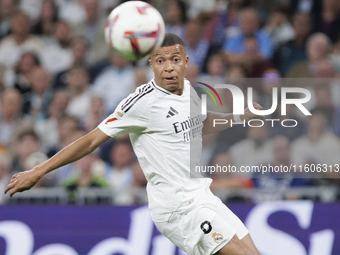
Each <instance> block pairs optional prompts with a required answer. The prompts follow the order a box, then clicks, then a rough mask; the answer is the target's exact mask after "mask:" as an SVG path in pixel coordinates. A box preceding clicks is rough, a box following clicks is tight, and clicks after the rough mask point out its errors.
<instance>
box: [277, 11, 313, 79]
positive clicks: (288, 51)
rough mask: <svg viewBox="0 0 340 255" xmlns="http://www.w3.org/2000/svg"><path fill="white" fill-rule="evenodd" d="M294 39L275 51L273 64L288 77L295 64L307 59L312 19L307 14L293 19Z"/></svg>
mask: <svg viewBox="0 0 340 255" xmlns="http://www.w3.org/2000/svg"><path fill="white" fill-rule="evenodd" d="M292 26H293V29H294V33H295V37H294V39H292V40H290V41H288V42H286V43H284V44H282V45H280V46H279V47H278V49H277V50H276V51H275V54H274V57H273V63H274V65H275V66H276V68H277V69H278V70H279V71H280V73H281V75H282V76H283V77H284V76H286V74H287V72H288V71H289V69H290V68H291V67H292V65H293V64H295V63H296V62H299V61H304V60H306V59H307V53H306V41H307V38H308V36H309V34H310V32H311V29H312V24H311V18H310V16H309V15H308V14H305V13H296V14H294V16H293V19H292Z"/></svg>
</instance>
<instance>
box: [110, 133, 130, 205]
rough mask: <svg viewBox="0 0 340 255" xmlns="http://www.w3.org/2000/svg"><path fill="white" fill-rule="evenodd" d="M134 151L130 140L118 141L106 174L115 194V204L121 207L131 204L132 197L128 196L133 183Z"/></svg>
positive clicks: (114, 146)
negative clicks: (110, 165) (111, 164)
mask: <svg viewBox="0 0 340 255" xmlns="http://www.w3.org/2000/svg"><path fill="white" fill-rule="evenodd" d="M132 160H133V151H132V148H131V144H130V141H129V140H121V139H120V140H117V141H116V142H115V144H114V145H113V147H112V149H111V161H112V163H113V166H112V167H110V169H109V170H108V172H107V174H106V178H105V179H106V180H108V182H109V183H110V187H111V188H112V189H113V191H114V194H115V203H117V204H119V205H124V204H130V203H131V197H130V196H129V194H128V190H129V189H130V187H131V185H132V183H133V170H132Z"/></svg>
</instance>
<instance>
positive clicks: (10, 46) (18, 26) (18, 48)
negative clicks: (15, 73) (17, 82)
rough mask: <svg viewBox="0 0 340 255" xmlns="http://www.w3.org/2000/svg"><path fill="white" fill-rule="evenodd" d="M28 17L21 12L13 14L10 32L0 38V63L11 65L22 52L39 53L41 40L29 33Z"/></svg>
mask: <svg viewBox="0 0 340 255" xmlns="http://www.w3.org/2000/svg"><path fill="white" fill-rule="evenodd" d="M30 30H31V20H30V17H29V16H27V15H26V14H23V13H18V14H16V15H15V16H14V18H13V21H12V23H11V32H12V33H11V34H10V35H8V36H6V37H5V38H3V39H2V40H1V43H0V64H2V65H4V66H6V67H10V68H11V67H13V66H15V65H16V64H17V62H18V61H19V59H20V56H21V54H22V53H23V52H26V51H32V52H34V53H36V54H38V53H40V50H41V48H42V42H41V41H40V40H39V39H38V38H37V37H35V36H33V35H31V34H30Z"/></svg>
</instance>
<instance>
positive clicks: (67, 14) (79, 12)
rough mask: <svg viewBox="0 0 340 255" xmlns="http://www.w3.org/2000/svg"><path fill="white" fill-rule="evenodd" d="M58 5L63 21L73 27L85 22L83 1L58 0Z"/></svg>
mask: <svg viewBox="0 0 340 255" xmlns="http://www.w3.org/2000/svg"><path fill="white" fill-rule="evenodd" d="M57 4H58V9H59V13H58V16H59V18H60V19H61V20H65V21H66V22H67V23H69V24H70V25H72V26H74V25H77V24H79V23H82V22H85V20H86V11H85V8H84V5H83V0H71V1H70V0H58V1H57Z"/></svg>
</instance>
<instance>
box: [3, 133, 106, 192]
mask: <svg viewBox="0 0 340 255" xmlns="http://www.w3.org/2000/svg"><path fill="white" fill-rule="evenodd" d="M108 139H110V137H109V136H107V135H106V134H105V133H104V132H103V131H101V130H100V129H99V128H96V129H94V130H93V131H92V132H90V133H88V134H87V135H85V136H83V137H81V138H79V139H78V140H76V141H75V142H73V143H71V144H70V145H68V146H66V147H65V148H64V149H62V150H61V151H60V152H58V153H57V154H56V155H55V156H53V157H52V158H50V159H49V160H47V161H45V162H44V163H42V164H40V165H38V166H36V167H34V168H32V169H31V170H27V171H24V172H21V173H18V174H15V175H13V177H12V179H11V182H10V183H9V184H8V186H7V187H6V189H5V191H4V192H5V194H6V193H7V192H8V191H9V190H10V193H9V195H10V197H12V196H13V195H14V194H15V193H16V192H22V191H25V190H28V189H30V188H32V187H33V186H34V184H36V183H37V182H38V181H39V179H40V178H41V177H43V176H44V175H45V174H47V173H49V172H51V171H53V170H54V169H57V168H59V167H62V166H64V165H67V164H69V163H72V162H74V161H76V160H78V159H80V158H82V157H84V156H85V155H87V154H89V153H91V152H92V151H94V150H95V149H96V148H97V147H98V146H99V145H101V144H102V143H104V142H105V141H107V140H108Z"/></svg>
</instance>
